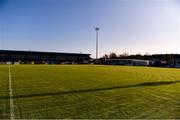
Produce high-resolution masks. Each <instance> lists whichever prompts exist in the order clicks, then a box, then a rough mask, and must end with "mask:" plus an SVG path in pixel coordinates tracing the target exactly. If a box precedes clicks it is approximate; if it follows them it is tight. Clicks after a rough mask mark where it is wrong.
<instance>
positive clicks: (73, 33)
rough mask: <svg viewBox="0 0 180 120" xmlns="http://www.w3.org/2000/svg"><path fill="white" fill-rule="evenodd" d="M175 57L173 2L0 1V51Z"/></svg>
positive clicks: (179, 29)
mask: <svg viewBox="0 0 180 120" xmlns="http://www.w3.org/2000/svg"><path fill="white" fill-rule="evenodd" d="M96 26H98V27H100V31H99V57H101V56H103V55H104V54H109V53H111V52H116V53H118V54H120V53H124V52H126V53H129V54H138V53H141V54H145V53H149V54H161V53H179V54H180V1H178V0H0V49H10V50H31V51H51V52H53V51H54V52H71V53H90V54H92V55H91V57H95V47H96V46H95V37H96V36H95V30H94V28H95V27H96Z"/></svg>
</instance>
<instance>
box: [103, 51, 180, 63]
mask: <svg viewBox="0 0 180 120" xmlns="http://www.w3.org/2000/svg"><path fill="white" fill-rule="evenodd" d="M175 58H180V54H152V55H151V54H148V53H146V54H144V55H142V54H135V55H129V54H128V53H122V54H117V53H115V52H112V53H110V54H105V55H104V56H103V57H101V58H100V59H141V60H152V59H159V60H164V61H170V60H172V59H175Z"/></svg>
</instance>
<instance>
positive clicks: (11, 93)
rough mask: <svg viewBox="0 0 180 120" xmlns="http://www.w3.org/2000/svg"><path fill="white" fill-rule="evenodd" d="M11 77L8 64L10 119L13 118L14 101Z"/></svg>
mask: <svg viewBox="0 0 180 120" xmlns="http://www.w3.org/2000/svg"><path fill="white" fill-rule="evenodd" d="M11 81H12V79H11V66H10V64H9V97H10V119H11V120H13V119H15V118H14V103H13V89H12V82H11Z"/></svg>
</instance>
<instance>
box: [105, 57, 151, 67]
mask: <svg viewBox="0 0 180 120" xmlns="http://www.w3.org/2000/svg"><path fill="white" fill-rule="evenodd" d="M104 64H108V65H132V66H149V64H150V61H149V60H138V59H106V60H105V61H104Z"/></svg>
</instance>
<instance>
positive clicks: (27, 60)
mask: <svg viewBox="0 0 180 120" xmlns="http://www.w3.org/2000/svg"><path fill="white" fill-rule="evenodd" d="M89 60H90V54H81V53H59V52H39V51H16V50H0V64H5V63H7V62H11V63H13V64H73V63H78V64H85V63H89Z"/></svg>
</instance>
